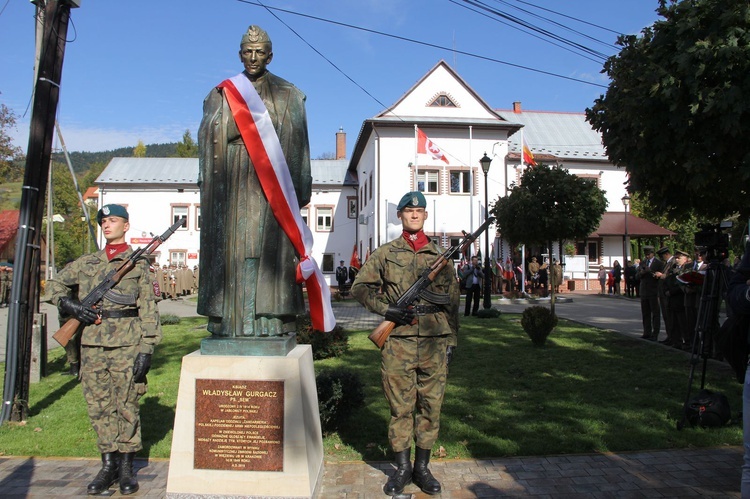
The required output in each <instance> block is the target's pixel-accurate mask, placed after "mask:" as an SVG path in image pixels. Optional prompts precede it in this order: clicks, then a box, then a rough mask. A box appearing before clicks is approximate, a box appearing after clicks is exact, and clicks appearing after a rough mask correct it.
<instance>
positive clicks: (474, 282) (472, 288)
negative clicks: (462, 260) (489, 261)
mask: <svg viewBox="0 0 750 499" xmlns="http://www.w3.org/2000/svg"><path fill="white" fill-rule="evenodd" d="M483 278H484V273H483V272H482V264H481V263H479V258H477V257H476V256H472V257H471V263H470V264H469V265H466V266H465V267H464V268H463V269H461V279H462V280H463V287H464V289H466V308H465V309H464V316H468V315H469V313H471V315H477V312H479V296H480V294H481V293H480V291H481V289H482V280H483ZM472 301H473V302H474V306H473V307H472Z"/></svg>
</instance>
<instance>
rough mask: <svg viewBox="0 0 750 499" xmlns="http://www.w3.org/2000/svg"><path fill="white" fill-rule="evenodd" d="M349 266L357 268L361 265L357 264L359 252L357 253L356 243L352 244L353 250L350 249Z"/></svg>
mask: <svg viewBox="0 0 750 499" xmlns="http://www.w3.org/2000/svg"><path fill="white" fill-rule="evenodd" d="M349 266H350V267H354V268H355V269H358V270H359V268H360V267H361V265H360V264H359V253H357V244H356V243H355V244H354V250H353V251H352V259H351V260H349Z"/></svg>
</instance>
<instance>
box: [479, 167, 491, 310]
mask: <svg viewBox="0 0 750 499" xmlns="http://www.w3.org/2000/svg"><path fill="white" fill-rule="evenodd" d="M490 163H492V159H491V158H490V157H489V156H487V153H486V152H485V153H484V156H482V159H480V160H479V164H480V165H482V171H483V172H484V219H485V220H487V219H488V218H489V217H490V208H489V201H488V200H487V174H488V173H489V172H490ZM491 280H492V271H491V270H490V231H489V230H487V232H485V239H484V308H485V309H488V308H491V307H492V302H491V298H490V289H491V287H492V282H491Z"/></svg>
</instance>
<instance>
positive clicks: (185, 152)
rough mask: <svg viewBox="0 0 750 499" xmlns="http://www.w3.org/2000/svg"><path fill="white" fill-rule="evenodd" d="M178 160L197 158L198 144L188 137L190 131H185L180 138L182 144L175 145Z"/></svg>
mask: <svg viewBox="0 0 750 499" xmlns="http://www.w3.org/2000/svg"><path fill="white" fill-rule="evenodd" d="M177 157H178V158H197V157H198V144H197V143H196V142H195V141H194V140H193V137H191V136H190V130H185V133H184V134H183V136H182V142H178V143H177Z"/></svg>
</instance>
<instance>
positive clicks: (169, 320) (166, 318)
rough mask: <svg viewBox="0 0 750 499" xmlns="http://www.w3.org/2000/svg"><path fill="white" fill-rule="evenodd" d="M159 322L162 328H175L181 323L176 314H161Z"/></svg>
mask: <svg viewBox="0 0 750 499" xmlns="http://www.w3.org/2000/svg"><path fill="white" fill-rule="evenodd" d="M159 322H161V325H162V326H173V325H175V324H179V323H180V318H179V317H178V316H176V315H174V314H161V315H160V316H159Z"/></svg>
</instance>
